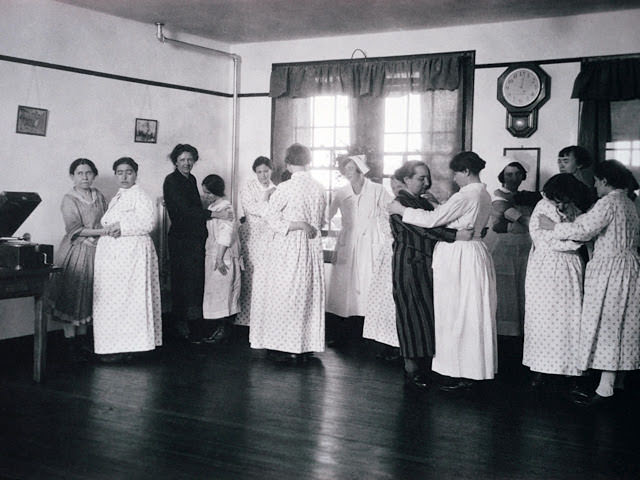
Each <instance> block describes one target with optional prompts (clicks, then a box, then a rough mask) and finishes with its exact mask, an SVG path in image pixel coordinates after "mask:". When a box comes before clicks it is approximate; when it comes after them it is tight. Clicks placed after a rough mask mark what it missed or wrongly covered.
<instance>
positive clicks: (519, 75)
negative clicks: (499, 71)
mask: <svg viewBox="0 0 640 480" xmlns="http://www.w3.org/2000/svg"><path fill="white" fill-rule="evenodd" d="M541 88H542V86H541V84H540V77H538V75H537V74H536V72H534V71H533V70H531V69H529V68H516V69H515V70H514V71H512V72H511V73H509V75H507V77H506V78H505V79H504V83H503V84H502V95H503V96H504V99H505V100H506V101H507V102H509V103H510V104H511V105H513V106H514V107H526V106H527V105H529V104H530V103H533V101H534V100H535V99H536V98H538V95H539V94H540V90H541Z"/></svg>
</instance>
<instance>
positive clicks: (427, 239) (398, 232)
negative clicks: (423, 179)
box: [391, 190, 456, 358]
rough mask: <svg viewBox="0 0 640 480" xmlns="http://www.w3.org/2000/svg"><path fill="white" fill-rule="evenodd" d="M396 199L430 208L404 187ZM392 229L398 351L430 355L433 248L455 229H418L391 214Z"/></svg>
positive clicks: (415, 355) (413, 355)
mask: <svg viewBox="0 0 640 480" xmlns="http://www.w3.org/2000/svg"><path fill="white" fill-rule="evenodd" d="M397 200H398V201H399V202H400V203H401V204H402V205H403V206H405V207H409V208H417V209H421V210H425V211H431V210H433V206H432V205H431V203H429V201H428V200H426V199H424V198H421V197H416V196H415V195H412V194H410V193H408V192H406V191H404V190H401V191H400V192H399V193H398V197H397ZM391 230H392V232H393V238H394V242H393V298H394V300H395V307H396V319H397V331H398V338H399V340H400V354H401V355H402V356H403V357H404V358H424V357H432V356H433V355H434V353H435V351H436V345H435V339H434V328H435V327H434V312H433V269H432V268H431V261H432V257H433V247H434V245H435V243H436V242H437V241H438V240H444V241H447V242H453V241H454V240H455V239H456V230H453V229H447V228H442V227H438V228H433V229H427V228H421V227H416V226H415V225H409V224H407V223H403V222H402V219H401V218H400V216H399V215H392V216H391Z"/></svg>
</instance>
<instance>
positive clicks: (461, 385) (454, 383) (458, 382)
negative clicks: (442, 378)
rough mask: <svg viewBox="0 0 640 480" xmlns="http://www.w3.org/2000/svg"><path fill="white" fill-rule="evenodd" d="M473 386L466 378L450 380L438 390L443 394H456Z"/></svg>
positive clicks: (473, 383)
mask: <svg viewBox="0 0 640 480" xmlns="http://www.w3.org/2000/svg"><path fill="white" fill-rule="evenodd" d="M474 385H475V382H474V381H473V380H469V379H468V378H450V379H449V380H447V381H446V382H444V383H442V384H441V385H440V386H439V387H438V388H439V389H440V390H442V391H443V392H457V391H458V390H468V389H470V388H471V387H473V386H474Z"/></svg>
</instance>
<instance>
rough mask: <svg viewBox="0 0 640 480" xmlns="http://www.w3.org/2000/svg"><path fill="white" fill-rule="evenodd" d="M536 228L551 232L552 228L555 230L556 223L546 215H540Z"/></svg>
mask: <svg viewBox="0 0 640 480" xmlns="http://www.w3.org/2000/svg"><path fill="white" fill-rule="evenodd" d="M538 228H540V229H542V230H553V229H554V228H556V222H554V221H553V220H551V219H550V218H549V217H547V216H546V215H540V218H539V220H538Z"/></svg>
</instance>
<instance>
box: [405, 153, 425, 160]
mask: <svg viewBox="0 0 640 480" xmlns="http://www.w3.org/2000/svg"><path fill="white" fill-rule="evenodd" d="M413 160H418V161H420V162H424V156H423V155H422V154H418V155H415V154H414V155H407V162H410V161H413Z"/></svg>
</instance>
